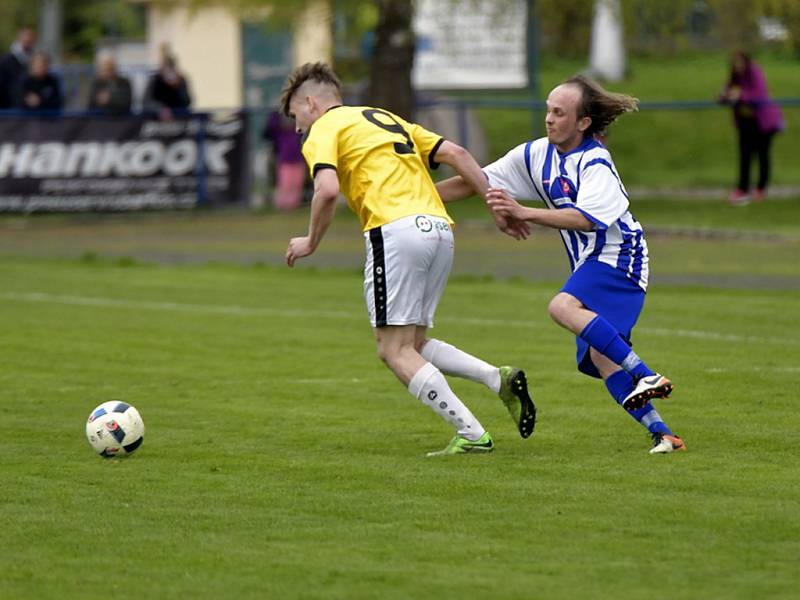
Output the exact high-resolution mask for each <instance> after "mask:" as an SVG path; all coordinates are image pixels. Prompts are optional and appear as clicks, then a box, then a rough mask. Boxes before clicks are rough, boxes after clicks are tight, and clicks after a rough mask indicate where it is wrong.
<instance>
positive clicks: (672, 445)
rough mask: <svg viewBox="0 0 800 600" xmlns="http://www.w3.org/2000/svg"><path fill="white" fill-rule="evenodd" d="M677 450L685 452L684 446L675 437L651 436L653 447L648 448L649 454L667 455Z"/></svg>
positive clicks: (662, 434) (681, 441) (660, 434)
mask: <svg viewBox="0 0 800 600" xmlns="http://www.w3.org/2000/svg"><path fill="white" fill-rule="evenodd" d="M677 450H686V444H684V443H683V440H682V439H681V438H679V437H678V436H677V435H667V434H666V433H654V434H653V447H652V448H650V454H669V453H670V452H675V451H677Z"/></svg>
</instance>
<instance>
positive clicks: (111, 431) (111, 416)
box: [86, 400, 144, 458]
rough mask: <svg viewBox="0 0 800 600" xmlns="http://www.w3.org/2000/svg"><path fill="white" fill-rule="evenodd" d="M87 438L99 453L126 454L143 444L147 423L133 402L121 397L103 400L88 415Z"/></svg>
mask: <svg viewBox="0 0 800 600" xmlns="http://www.w3.org/2000/svg"><path fill="white" fill-rule="evenodd" d="M86 438H87V439H88V440H89V443H90V444H91V445H92V448H94V451H95V452H97V453H98V454H99V455H100V456H103V457H105V458H111V457H112V456H125V455H126V454H131V453H132V452H133V451H134V450H136V449H137V448H138V447H139V446H141V445H142V441H144V422H143V421H142V417H141V416H140V415H139V411H138V410H136V409H135V408H134V407H133V406H131V405H130V404H127V403H125V402H120V401H119V400H111V401H110V402H103V404H101V405H100V406H98V407H97V408H95V409H94V410H93V411H92V414H90V415H89V420H88V421H87V422H86Z"/></svg>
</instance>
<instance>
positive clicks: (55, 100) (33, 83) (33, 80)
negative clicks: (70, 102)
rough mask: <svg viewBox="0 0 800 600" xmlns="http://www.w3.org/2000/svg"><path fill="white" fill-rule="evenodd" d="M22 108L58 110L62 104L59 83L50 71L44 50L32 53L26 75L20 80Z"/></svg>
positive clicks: (48, 58) (48, 60) (48, 59)
mask: <svg viewBox="0 0 800 600" xmlns="http://www.w3.org/2000/svg"><path fill="white" fill-rule="evenodd" d="M21 93H22V108H23V109H25V110H30V111H37V112H38V111H58V110H61V108H62V106H63V99H62V97H61V84H60V82H59V81H58V78H57V77H56V76H55V75H53V74H52V73H50V57H49V56H47V54H45V53H44V52H37V53H35V54H34V55H33V57H32V58H31V61H30V68H29V69H28V76H27V77H26V78H25V79H24V80H23V81H22V90H21Z"/></svg>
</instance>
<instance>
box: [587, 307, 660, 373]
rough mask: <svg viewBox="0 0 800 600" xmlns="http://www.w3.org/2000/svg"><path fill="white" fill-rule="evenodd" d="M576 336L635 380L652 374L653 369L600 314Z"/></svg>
mask: <svg viewBox="0 0 800 600" xmlns="http://www.w3.org/2000/svg"><path fill="white" fill-rule="evenodd" d="M578 337H580V338H581V339H582V340H583V341H584V342H586V343H587V344H589V345H590V346H591V347H592V348H594V349H595V350H597V351H598V352H600V354H603V355H604V356H607V357H608V358H609V359H611V360H612V361H614V362H615V363H616V364H618V365H619V366H620V367H622V368H623V369H624V370H625V371H627V372H628V373H630V374H631V375H632V376H633V378H634V379H635V380H636V381H638V380H640V379H641V378H642V377H647V376H649V375H653V371H651V370H650V368H649V367H648V366H647V365H646V364H644V362H642V359H641V358H639V357H638V356H637V355H636V353H635V352H634V351H633V350H631V347H630V346H629V345H628V344H627V343H626V342H625V340H623V339H622V337H621V336H620V335H619V332H618V331H617V330H616V329H614V327H612V325H611V323H609V322H608V321H606V320H605V319H604V318H603V317H601V316H600V315H598V316H596V317H595V318H594V319H592V320H591V321H589V324H588V325H586V327H584V328H583V331H581V333H580V335H579V336H578Z"/></svg>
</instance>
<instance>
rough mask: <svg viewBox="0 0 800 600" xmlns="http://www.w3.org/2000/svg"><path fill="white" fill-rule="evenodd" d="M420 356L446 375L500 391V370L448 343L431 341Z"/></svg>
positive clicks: (423, 348) (426, 343)
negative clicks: (469, 380)
mask: <svg viewBox="0 0 800 600" xmlns="http://www.w3.org/2000/svg"><path fill="white" fill-rule="evenodd" d="M420 354H421V355H422V357H423V358H424V359H425V360H427V361H430V362H431V363H433V364H434V365H435V366H436V368H437V369H439V370H440V371H441V372H442V373H444V374H446V375H455V376H456V377H463V378H464V379H471V380H472V381H477V382H478V383H482V384H483V385H485V386H486V387H488V388H489V389H490V390H492V391H493V392H494V393H495V394H496V393H498V392H499V391H500V369H498V368H497V367H495V366H493V365H490V364H489V363H487V362H485V361H483V360H481V359H480V358H478V357H476V356H472V355H471V354H467V353H466V352H464V351H463V350H459V349H458V348H456V347H455V346H451V345H450V344H448V343H447V342H442V341H441V340H435V339H429V340H428V341H427V342H425V345H424V346H423V347H422V351H421V352H420Z"/></svg>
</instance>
